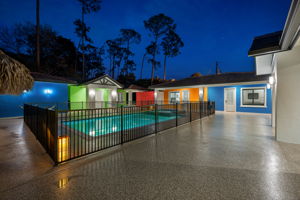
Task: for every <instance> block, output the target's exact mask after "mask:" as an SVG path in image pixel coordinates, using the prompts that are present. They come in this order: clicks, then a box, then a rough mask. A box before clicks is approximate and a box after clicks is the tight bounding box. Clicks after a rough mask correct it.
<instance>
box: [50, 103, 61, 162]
mask: <svg viewBox="0 0 300 200" xmlns="http://www.w3.org/2000/svg"><path fill="white" fill-rule="evenodd" d="M54 112H55V122H54V127H55V128H54V136H53V137H54V156H53V157H54V162H55V165H57V164H58V163H59V160H58V155H57V154H58V145H57V141H58V132H57V130H58V112H57V109H55V111H54ZM50 137H51V136H50Z"/></svg>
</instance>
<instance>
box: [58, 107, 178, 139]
mask: <svg viewBox="0 0 300 200" xmlns="http://www.w3.org/2000/svg"><path fill="white" fill-rule="evenodd" d="M175 118H176V114H175V113H174V114H173V115H172V114H169V115H167V116H166V115H161V114H158V122H163V121H167V120H172V119H175ZM154 123H155V115H154V113H153V112H144V113H134V114H125V115H123V127H124V130H128V129H132V128H137V127H142V126H146V125H150V124H154ZM63 124H64V125H67V126H69V127H71V128H72V129H75V130H77V131H80V132H82V133H84V134H86V135H89V136H100V135H105V134H109V133H114V132H118V131H121V115H115V116H109V117H99V118H92V119H86V120H74V121H67V122H63Z"/></svg>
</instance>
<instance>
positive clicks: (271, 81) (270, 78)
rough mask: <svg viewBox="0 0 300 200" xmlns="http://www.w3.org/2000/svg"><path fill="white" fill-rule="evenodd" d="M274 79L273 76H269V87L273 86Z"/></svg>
mask: <svg viewBox="0 0 300 200" xmlns="http://www.w3.org/2000/svg"><path fill="white" fill-rule="evenodd" d="M274 81H275V80H274V77H273V76H270V77H269V83H270V84H271V85H273V84H274Z"/></svg>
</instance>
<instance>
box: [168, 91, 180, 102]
mask: <svg viewBox="0 0 300 200" xmlns="http://www.w3.org/2000/svg"><path fill="white" fill-rule="evenodd" d="M169 100H170V103H179V102H180V93H179V92H170V93H169Z"/></svg>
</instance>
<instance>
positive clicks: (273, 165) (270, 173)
mask: <svg viewBox="0 0 300 200" xmlns="http://www.w3.org/2000/svg"><path fill="white" fill-rule="evenodd" d="M278 165H279V158H278V157H277V156H276V155H274V154H272V153H271V154H268V155H267V168H266V172H265V175H264V179H265V182H266V185H267V187H266V189H267V191H266V192H267V193H268V194H271V196H272V199H277V198H278V196H281V194H279V191H281V190H280V183H279V178H280V177H279V172H278Z"/></svg>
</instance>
